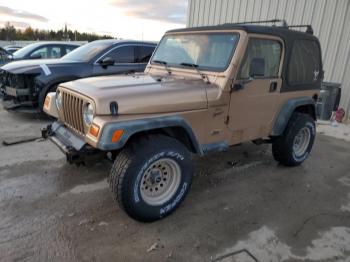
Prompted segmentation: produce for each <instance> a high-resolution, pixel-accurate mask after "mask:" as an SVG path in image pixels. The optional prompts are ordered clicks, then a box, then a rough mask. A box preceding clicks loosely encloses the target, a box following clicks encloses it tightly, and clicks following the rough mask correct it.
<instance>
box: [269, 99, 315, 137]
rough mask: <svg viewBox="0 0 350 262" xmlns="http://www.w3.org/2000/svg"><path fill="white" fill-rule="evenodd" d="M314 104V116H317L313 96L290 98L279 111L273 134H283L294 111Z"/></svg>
mask: <svg viewBox="0 0 350 262" xmlns="http://www.w3.org/2000/svg"><path fill="white" fill-rule="evenodd" d="M307 105H309V106H312V108H313V117H315V115H314V114H315V112H316V111H315V101H314V99H312V98H311V97H301V98H294V99H290V100H288V101H287V102H286V103H285V104H284V105H283V107H282V108H281V111H280V112H279V114H278V116H277V118H276V120H275V124H274V127H273V129H272V134H271V136H279V135H282V133H283V132H284V129H285V128H286V126H287V124H288V122H289V119H290V117H291V116H292V114H293V112H294V111H295V110H296V109H297V108H298V107H301V106H307Z"/></svg>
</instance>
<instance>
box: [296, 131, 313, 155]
mask: <svg viewBox="0 0 350 262" xmlns="http://www.w3.org/2000/svg"><path fill="white" fill-rule="evenodd" d="M310 139H311V133H310V129H309V128H307V127H303V128H302V129H300V131H299V132H298V134H297V135H296V137H295V138H294V143H293V151H294V154H295V156H296V157H301V156H303V155H304V154H305V152H306V150H307V148H308V147H309V144H310Z"/></svg>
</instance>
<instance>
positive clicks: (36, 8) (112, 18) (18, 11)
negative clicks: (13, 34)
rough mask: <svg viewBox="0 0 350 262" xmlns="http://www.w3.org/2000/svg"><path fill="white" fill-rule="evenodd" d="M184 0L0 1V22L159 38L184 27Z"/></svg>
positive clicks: (116, 35) (133, 37) (132, 37)
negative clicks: (166, 32) (169, 31)
mask: <svg viewBox="0 0 350 262" xmlns="http://www.w3.org/2000/svg"><path fill="white" fill-rule="evenodd" d="M186 13H187V0H59V1H52V0H30V1H28V0H0V25H1V26H2V25H3V24H4V23H6V22H10V23H11V24H13V25H14V26H15V27H17V28H25V27H27V26H29V25H30V26H32V27H33V28H39V29H55V30H57V29H60V28H63V27H64V24H65V23H67V25H68V27H69V28H70V29H72V30H75V29H76V30H79V31H85V32H94V33H97V34H110V35H112V36H114V37H122V38H128V39H142V38H143V39H145V40H159V39H160V37H161V36H162V35H163V33H164V32H165V31H167V30H169V29H173V28H179V27H184V26H185V23H186Z"/></svg>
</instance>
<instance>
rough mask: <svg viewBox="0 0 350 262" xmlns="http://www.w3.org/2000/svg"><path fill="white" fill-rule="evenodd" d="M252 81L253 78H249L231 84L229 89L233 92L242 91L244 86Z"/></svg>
mask: <svg viewBox="0 0 350 262" xmlns="http://www.w3.org/2000/svg"><path fill="white" fill-rule="evenodd" d="M253 80H254V78H252V77H249V78H247V79H242V80H240V82H239V83H236V84H233V85H232V87H231V88H232V90H233V91H239V90H242V89H244V86H245V85H246V84H249V83H250V82H252V81H253Z"/></svg>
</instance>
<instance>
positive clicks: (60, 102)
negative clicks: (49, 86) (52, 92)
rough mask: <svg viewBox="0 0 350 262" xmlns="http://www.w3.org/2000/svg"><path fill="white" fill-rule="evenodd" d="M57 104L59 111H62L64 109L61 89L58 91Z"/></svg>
mask: <svg viewBox="0 0 350 262" xmlns="http://www.w3.org/2000/svg"><path fill="white" fill-rule="evenodd" d="M55 102H56V107H57V109H58V110H60V109H61V108H62V92H61V91H60V90H59V89H57V91H56V99H55Z"/></svg>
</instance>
